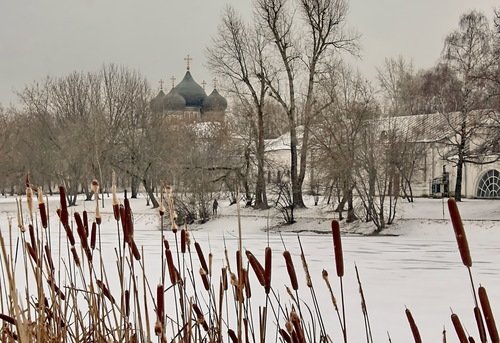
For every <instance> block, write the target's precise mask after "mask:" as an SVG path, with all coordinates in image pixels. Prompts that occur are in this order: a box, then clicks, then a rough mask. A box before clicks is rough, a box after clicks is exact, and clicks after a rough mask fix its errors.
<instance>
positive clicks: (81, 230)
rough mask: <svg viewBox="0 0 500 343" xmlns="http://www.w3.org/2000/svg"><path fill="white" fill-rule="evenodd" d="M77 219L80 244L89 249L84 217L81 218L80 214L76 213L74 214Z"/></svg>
mask: <svg viewBox="0 0 500 343" xmlns="http://www.w3.org/2000/svg"><path fill="white" fill-rule="evenodd" d="M73 216H74V217H75V222H76V232H77V233H78V236H79V237H80V242H81V244H82V247H83V248H86V247H88V243H87V235H86V234H85V228H84V226H83V221H82V217H81V216H80V213H78V212H75V213H74V214H73Z"/></svg>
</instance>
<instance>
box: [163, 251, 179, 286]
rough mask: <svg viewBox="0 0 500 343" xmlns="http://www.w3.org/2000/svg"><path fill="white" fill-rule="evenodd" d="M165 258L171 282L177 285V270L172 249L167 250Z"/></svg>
mask: <svg viewBox="0 0 500 343" xmlns="http://www.w3.org/2000/svg"><path fill="white" fill-rule="evenodd" d="M165 256H166V258H167V267H168V275H169V276H170V282H171V283H172V285H173V284H175V283H177V281H178V279H177V269H176V268H175V265H174V259H173V257H172V251H171V250H170V249H165Z"/></svg>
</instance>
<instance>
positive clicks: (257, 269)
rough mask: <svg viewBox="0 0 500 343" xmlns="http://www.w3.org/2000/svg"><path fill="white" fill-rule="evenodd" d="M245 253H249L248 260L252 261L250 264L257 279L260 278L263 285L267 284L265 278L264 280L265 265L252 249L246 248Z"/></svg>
mask: <svg viewBox="0 0 500 343" xmlns="http://www.w3.org/2000/svg"><path fill="white" fill-rule="evenodd" d="M245 254H246V255H247V259H248V262H250V266H251V267H252V269H253V272H254V273H255V276H256V277H257V280H259V283H260V284H261V286H264V285H265V280H264V267H262V265H261V264H260V262H259V261H258V260H257V258H256V257H255V256H254V254H252V252H251V251H249V250H246V251H245Z"/></svg>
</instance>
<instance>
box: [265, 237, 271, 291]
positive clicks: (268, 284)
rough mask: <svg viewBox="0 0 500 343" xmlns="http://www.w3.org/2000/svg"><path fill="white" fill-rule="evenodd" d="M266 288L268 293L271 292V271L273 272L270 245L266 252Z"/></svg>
mask: <svg viewBox="0 0 500 343" xmlns="http://www.w3.org/2000/svg"><path fill="white" fill-rule="evenodd" d="M264 256H265V257H264V281H265V284H264V289H265V291H266V294H269V291H270V290H271V272H272V250H271V248H270V247H266V249H265V253H264Z"/></svg>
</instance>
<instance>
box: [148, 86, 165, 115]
mask: <svg viewBox="0 0 500 343" xmlns="http://www.w3.org/2000/svg"><path fill="white" fill-rule="evenodd" d="M164 100H165V93H163V90H161V89H160V91H159V92H158V94H157V95H156V96H155V97H154V98H153V99H151V102H150V103H149V106H150V107H151V110H152V111H153V112H163V110H164Z"/></svg>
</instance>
